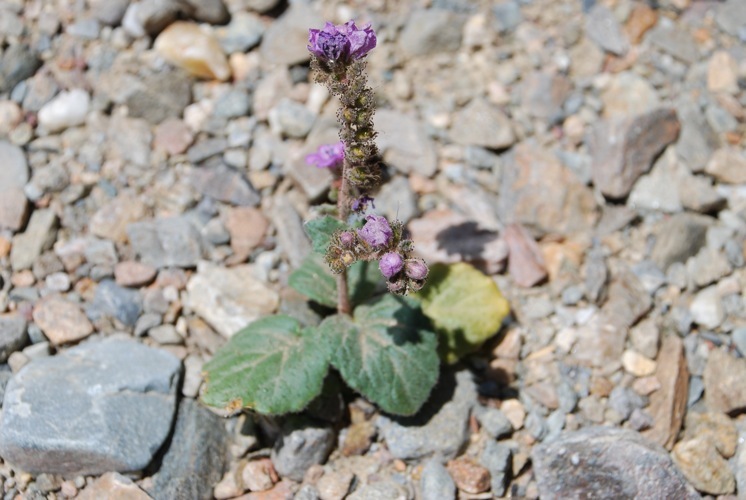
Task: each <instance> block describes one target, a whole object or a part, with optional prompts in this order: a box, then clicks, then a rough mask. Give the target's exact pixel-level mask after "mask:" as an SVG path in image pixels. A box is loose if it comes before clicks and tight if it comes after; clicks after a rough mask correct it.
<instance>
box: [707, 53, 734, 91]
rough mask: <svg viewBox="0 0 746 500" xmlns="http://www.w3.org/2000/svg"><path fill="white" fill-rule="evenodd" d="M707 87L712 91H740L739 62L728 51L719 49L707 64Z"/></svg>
mask: <svg viewBox="0 0 746 500" xmlns="http://www.w3.org/2000/svg"><path fill="white" fill-rule="evenodd" d="M707 89H708V90H709V91H710V92H713V93H716V92H726V93H729V94H736V93H737V92H738V63H737V62H736V60H735V59H734V58H733V56H731V55H730V54H729V53H728V52H726V51H724V50H718V51H717V52H715V53H714V54H712V56H711V57H710V61H709V63H708V64H707Z"/></svg>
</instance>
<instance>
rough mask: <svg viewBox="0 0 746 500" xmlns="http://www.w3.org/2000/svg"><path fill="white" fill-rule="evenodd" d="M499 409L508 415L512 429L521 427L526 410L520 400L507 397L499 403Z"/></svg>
mask: <svg viewBox="0 0 746 500" xmlns="http://www.w3.org/2000/svg"><path fill="white" fill-rule="evenodd" d="M500 410H501V411H502V412H503V413H504V414H505V416H506V417H508V420H510V425H512V426H513V429H515V430H518V429H520V428H521V427H523V422H524V420H525V419H526V410H525V409H524V408H523V404H521V402H520V401H518V400H517V399H507V400H505V401H503V402H502V405H500Z"/></svg>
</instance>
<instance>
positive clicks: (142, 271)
mask: <svg viewBox="0 0 746 500" xmlns="http://www.w3.org/2000/svg"><path fill="white" fill-rule="evenodd" d="M156 272H157V270H156V269H155V268H154V267H152V266H148V265H147V264H143V263H142V262H135V261H131V260H129V261H124V262H119V263H118V264H117V265H116V266H115V267H114V279H115V280H116V282H117V285H119V286H132V287H138V286H143V285H147V284H149V283H150V282H152V281H153V279H155V274H156Z"/></svg>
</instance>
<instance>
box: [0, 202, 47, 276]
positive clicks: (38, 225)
mask: <svg viewBox="0 0 746 500" xmlns="http://www.w3.org/2000/svg"><path fill="white" fill-rule="evenodd" d="M57 222H58V220H57V214H56V213H55V212H54V210H52V209H49V208H46V209H42V210H36V211H34V213H33V214H31V220H30V221H29V223H28V226H27V227H26V231H24V232H23V233H21V234H18V235H16V236H15V238H13V247H12V248H11V251H10V265H11V267H12V268H13V270H14V271H21V270H23V269H30V268H31V266H32V265H33V264H34V261H35V260H36V259H37V258H38V257H39V256H40V255H41V253H42V252H43V251H45V250H49V249H50V248H51V247H52V243H54V240H55V238H56V236H57Z"/></svg>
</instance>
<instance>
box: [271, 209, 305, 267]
mask: <svg viewBox="0 0 746 500" xmlns="http://www.w3.org/2000/svg"><path fill="white" fill-rule="evenodd" d="M269 216H270V218H271V220H272V224H273V225H274V226H275V228H276V229H277V238H278V239H279V242H280V247H281V248H282V249H283V250H284V251H285V253H286V254H287V257H288V260H289V261H290V264H291V266H292V267H294V268H298V267H300V265H301V264H302V263H303V259H305V258H306V256H307V255H308V254H309V253H310V252H311V243H310V241H309V240H308V236H306V232H305V231H304V230H303V221H302V220H301V218H300V215H298V212H296V211H295V209H294V208H293V205H292V203H290V200H289V199H288V198H287V197H285V196H278V197H276V198H275V203H274V205H273V207H272V209H271V211H270V213H269Z"/></svg>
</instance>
